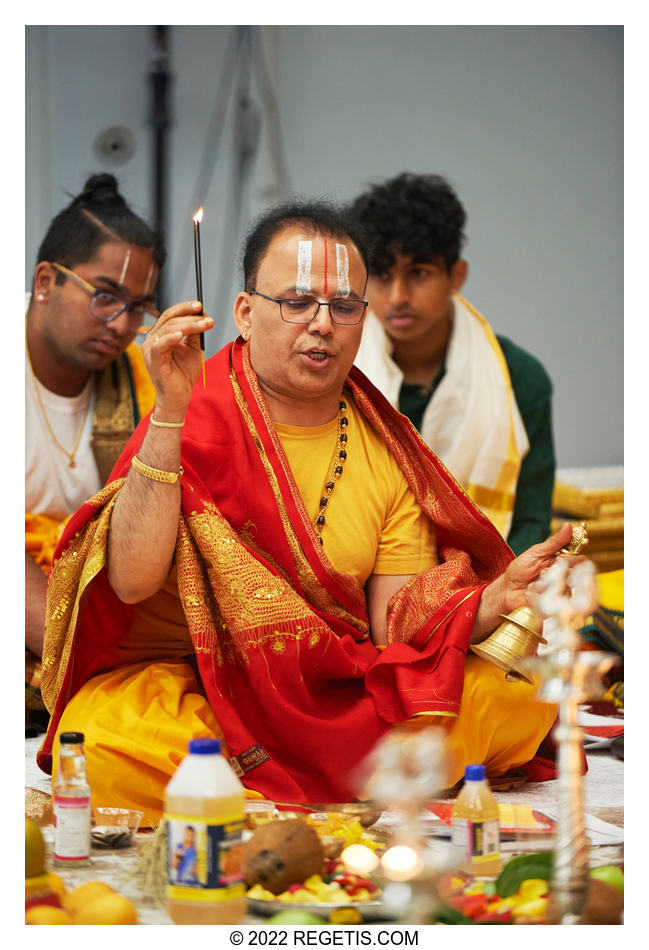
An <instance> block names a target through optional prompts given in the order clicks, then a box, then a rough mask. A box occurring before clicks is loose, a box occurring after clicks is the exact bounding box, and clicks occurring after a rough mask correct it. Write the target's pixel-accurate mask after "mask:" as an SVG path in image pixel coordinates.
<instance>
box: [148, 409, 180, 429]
mask: <svg viewBox="0 0 649 950" xmlns="http://www.w3.org/2000/svg"><path fill="white" fill-rule="evenodd" d="M149 421H150V423H151V425H152V426H160V427H161V428H164V429H182V427H183V426H184V425H185V420H184V419H183V421H182V422H158V420H157V419H154V418H153V413H151V419H150V420H149Z"/></svg>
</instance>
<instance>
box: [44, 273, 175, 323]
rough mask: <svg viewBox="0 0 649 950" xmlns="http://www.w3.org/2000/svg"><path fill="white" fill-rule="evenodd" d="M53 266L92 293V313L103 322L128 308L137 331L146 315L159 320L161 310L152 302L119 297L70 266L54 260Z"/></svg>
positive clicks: (130, 321)
mask: <svg viewBox="0 0 649 950" xmlns="http://www.w3.org/2000/svg"><path fill="white" fill-rule="evenodd" d="M52 267H53V268H54V270H57V271H59V273H61V274H64V275H65V276H66V277H69V278H70V280H73V281H74V282H75V283H76V284H78V285H79V287H83V289H84V290H87V291H88V293H89V294H92V300H91V301H90V313H91V314H92V315H93V317H96V318H97V320H101V321H102V323H112V321H113V320H117V318H118V317H119V316H120V315H121V314H122V313H124V311H125V310H127V311H128V318H129V324H130V326H131V329H132V330H134V331H136V332H137V330H138V328H139V326H140V324H141V323H142V321H143V320H144V318H145V317H151V318H152V319H153V320H157V319H158V317H159V316H160V314H159V311H158V310H156V309H155V307H154V306H153V305H152V304H150V303H146V302H141V303H137V302H135V301H133V300H127V299H125V298H124V297H118V296H117V294H113V293H111V292H110V291H109V290H102V289H101V288H99V287H95V286H94V284H91V283H90V282H89V281H87V280H84V278H83V277H80V276H79V275H78V274H75V272H74V271H73V270H70V268H69V267H64V266H63V264H58V263H56V262H55V261H53V262H52Z"/></svg>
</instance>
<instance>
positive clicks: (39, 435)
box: [25, 354, 101, 521]
mask: <svg viewBox="0 0 649 950" xmlns="http://www.w3.org/2000/svg"><path fill="white" fill-rule="evenodd" d="M35 386H38V388H39V391H40V394H41V400H42V402H43V406H44V407H45V412H46V413H47V419H48V421H49V424H50V426H51V428H52V430H53V431H54V432H55V433H56V437H57V439H58V440H59V442H60V443H61V445H62V446H64V448H65V449H67V451H68V452H71V451H72V449H73V447H74V443H75V440H76V436H77V433H78V432H79V426H80V425H81V423H82V421H83V419H84V416H85V422H84V424H83V432H82V434H81V440H80V442H79V448H78V449H77V452H76V454H75V456H74V462H75V467H74V468H70V465H69V461H70V460H69V458H68V456H67V455H65V454H64V453H63V452H62V451H61V449H60V448H59V447H58V446H57V445H56V443H55V442H54V440H53V439H52V436H51V434H50V432H49V431H48V428H47V425H46V423H45V420H44V419H43V411H42V409H41V407H40V405H39V403H38V399H37V396H36V391H35V388H34V387H35ZM93 403H94V386H93V377H92V376H91V377H90V379H89V380H88V383H87V384H86V386H85V387H84V389H83V390H82V392H80V393H79V395H78V396H73V397H71V398H70V397H67V396H58V395H56V393H52V392H50V391H49V389H45V387H44V386H42V385H41V383H39V382H38V380H37V379H36V378H35V377H34V376H32V373H31V370H30V367H29V362H28V360H27V354H25V511H30V512H32V513H34V514H44V515H49V517H50V518H54V519H56V520H57V521H62V520H63V519H64V518H67V517H68V515H71V514H72V513H73V512H75V511H76V510H77V508H79V507H80V506H81V505H82V504H83V503H84V502H85V501H87V500H88V498H90V497H91V496H92V495H94V494H95V492H98V491H99V489H100V488H101V482H100V480H99V472H98V471H97V464H96V462H95V457H94V455H93V453H92V449H91V447H90V435H91V431H92V408H93Z"/></svg>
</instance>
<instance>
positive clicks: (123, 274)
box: [119, 247, 131, 285]
mask: <svg viewBox="0 0 649 950" xmlns="http://www.w3.org/2000/svg"><path fill="white" fill-rule="evenodd" d="M130 259H131V248H130V247H129V248H127V249H126V257H125V258H124V264H123V266H122V273H121V274H120V275H119V282H120V284H122V285H123V284H124V278H125V277H126V271H127V270H128V262H129V261H130Z"/></svg>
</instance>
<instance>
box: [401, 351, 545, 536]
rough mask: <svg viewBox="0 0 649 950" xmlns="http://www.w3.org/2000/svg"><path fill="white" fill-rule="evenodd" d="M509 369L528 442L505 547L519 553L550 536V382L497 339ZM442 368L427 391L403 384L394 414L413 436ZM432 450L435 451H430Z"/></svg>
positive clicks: (535, 364) (530, 360)
mask: <svg viewBox="0 0 649 950" xmlns="http://www.w3.org/2000/svg"><path fill="white" fill-rule="evenodd" d="M497 340H498V343H499V344H500V348H501V349H502V351H503V356H504V357H505V361H506V363H507V367H508V369H509V375H510V377H511V381H512V389H513V391H514V397H515V398H516V403H517V405H518V408H519V411H520V414H521V417H522V419H523V424H524V426H525V431H526V432H527V438H528V440H529V443H530V447H529V450H528V452H527V455H526V456H525V458H524V459H523V462H522V464H521V470H520V473H519V476H518V482H517V484H516V500H515V502H514V512H513V518H512V525H511V528H510V530H509V534H508V535H507V543H508V544H509V546H510V548H511V549H512V551H513V552H514V554H520V553H521V551H525V550H527V548H529V547H530V546H531V545H532V544H537V543H538V542H539V541H545V539H546V538H547V537H548V535H549V534H550V520H551V517H552V491H553V489H554V477H555V468H556V462H555V456H554V439H553V436H552V382H551V380H550V377H549V376H548V374H547V372H546V371H545V369H544V368H543V366H542V365H541V363H539V361H538V360H537V359H536V357H534V356H532V355H531V353H528V352H527V351H526V350H523V349H521V347H520V346H516V344H515V343H512V342H511V340H508V339H507V337H504V336H497ZM445 372H446V369H445V367H444V366H442V368H441V369H440V371H439V373H438V374H437V376H436V377H435V379H434V380H433V383H432V385H431V386H430V388H427V387H424V386H419V385H417V384H413V383H402V384H401V391H400V393H399V411H400V412H402V413H403V414H404V415H405V416H408V418H409V419H410V421H411V422H412V424H413V425H414V426H415V428H416V429H417V430H418V431H421V423H422V419H423V416H424V412H425V410H426V406H427V405H428V403H429V402H430V399H431V398H432V396H433V394H434V392H435V390H436V389H437V387H438V386H439V384H440V382H441V381H442V379H443V377H444V373H445ZM432 448H433V451H434V449H435V446H432Z"/></svg>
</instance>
